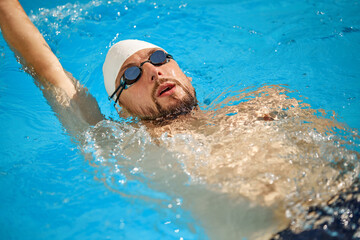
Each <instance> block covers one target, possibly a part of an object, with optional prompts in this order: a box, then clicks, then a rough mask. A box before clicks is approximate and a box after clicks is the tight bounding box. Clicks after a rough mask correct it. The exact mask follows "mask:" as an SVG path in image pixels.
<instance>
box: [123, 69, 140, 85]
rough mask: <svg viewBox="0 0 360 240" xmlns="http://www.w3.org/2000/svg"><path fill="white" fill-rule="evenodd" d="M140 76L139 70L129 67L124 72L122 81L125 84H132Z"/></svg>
mask: <svg viewBox="0 0 360 240" xmlns="http://www.w3.org/2000/svg"><path fill="white" fill-rule="evenodd" d="M140 74H141V69H140V68H138V67H137V66H132V67H129V68H128V69H126V70H125V72H124V79H125V82H126V84H133V83H134V82H136V81H137V80H138V77H139V76H140Z"/></svg>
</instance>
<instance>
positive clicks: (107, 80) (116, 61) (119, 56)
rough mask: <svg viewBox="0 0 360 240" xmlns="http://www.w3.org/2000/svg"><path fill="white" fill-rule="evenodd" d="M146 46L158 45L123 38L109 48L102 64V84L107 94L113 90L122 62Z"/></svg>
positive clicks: (154, 46) (110, 93)
mask: <svg viewBox="0 0 360 240" xmlns="http://www.w3.org/2000/svg"><path fill="white" fill-rule="evenodd" d="M146 48H158V46H156V45H154V44H151V43H148V42H145V41H140V40H123V41H120V42H118V43H116V44H115V45H113V46H112V47H111V48H110V49H109V51H108V53H107V54H106V58H105V62H104V65H103V74H104V84H105V88H106V92H107V93H108V95H109V96H111V95H112V94H113V93H114V91H115V80H116V77H117V75H118V73H119V71H120V68H121V67H122V65H123V64H124V62H125V61H126V60H127V59H128V58H129V57H130V56H131V55H133V54H134V53H136V52H137V51H139V50H142V49H146ZM114 98H116V95H115V96H114Z"/></svg>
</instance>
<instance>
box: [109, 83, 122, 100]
mask: <svg viewBox="0 0 360 240" xmlns="http://www.w3.org/2000/svg"><path fill="white" fill-rule="evenodd" d="M121 86H122V84H120V85H119V86H118V87H117V89H116V90H115V91H114V93H113V94H112V95H111V96H110V97H109V100H110V99H112V98H113V97H114V95H115V94H116V93H117V92H118V91H119V89H120V88H121Z"/></svg>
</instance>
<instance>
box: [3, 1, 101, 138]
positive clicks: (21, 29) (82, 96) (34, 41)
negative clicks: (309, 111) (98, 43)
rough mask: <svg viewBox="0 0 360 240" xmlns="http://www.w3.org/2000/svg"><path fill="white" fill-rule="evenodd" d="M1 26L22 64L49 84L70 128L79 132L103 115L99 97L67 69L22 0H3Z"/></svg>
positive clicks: (45, 90)
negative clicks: (93, 95) (29, 16)
mask: <svg viewBox="0 0 360 240" xmlns="http://www.w3.org/2000/svg"><path fill="white" fill-rule="evenodd" d="M0 28H1V32H2V34H3V36H4V38H5V40H6V41H7V43H8V44H9V46H10V47H11V48H12V50H13V51H14V52H15V53H16V54H17V55H18V56H20V57H21V60H22V64H24V65H26V66H27V67H29V68H30V69H31V70H30V72H31V73H32V74H34V75H33V76H34V77H35V79H36V80H37V81H38V82H40V83H41V84H42V85H45V86H47V87H45V88H42V89H41V90H42V91H43V93H44V96H45V97H46V98H47V100H48V102H49V104H50V105H51V106H52V108H53V109H54V111H56V112H57V113H58V116H59V119H60V121H61V122H62V123H63V125H64V126H65V127H66V128H67V129H68V130H70V131H71V132H74V131H75V132H76V131H78V130H81V129H83V127H86V124H91V125H94V124H96V123H97V122H99V121H101V120H102V119H103V115H102V114H101V112H100V109H99V106H98V104H97V102H96V100H95V98H94V97H92V96H91V95H90V94H89V93H88V92H87V89H86V88H84V87H83V86H81V85H80V84H79V83H78V81H77V80H75V79H74V78H73V77H72V76H71V74H69V73H67V72H65V70H64V69H63V67H62V66H61V64H60V62H59V60H58V59H57V57H56V56H55V54H54V53H53V52H52V51H51V49H50V47H49V45H48V44H47V43H46V41H45V39H44V38H43V36H42V35H41V33H40V32H39V30H38V29H37V28H36V27H35V26H34V24H33V23H32V22H31V21H30V19H29V18H28V16H27V15H26V13H25V11H24V10H23V8H22V7H21V5H20V3H19V2H18V0H0ZM49 83H50V85H49ZM84 124H85V125H84ZM75 132H74V133H75ZM75 134H76V133H75Z"/></svg>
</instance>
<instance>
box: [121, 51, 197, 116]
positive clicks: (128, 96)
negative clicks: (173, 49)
mask: <svg viewBox="0 0 360 240" xmlns="http://www.w3.org/2000/svg"><path fill="white" fill-rule="evenodd" d="M156 50H159V49H157V48H149V49H143V50H140V51H138V52H136V53H135V54H133V55H132V56H130V57H129V58H128V59H127V60H126V61H125V62H124V64H123V66H122V67H121V69H120V71H119V74H118V78H117V80H116V83H115V84H116V87H117V86H119V84H120V78H121V76H122V75H123V74H124V71H125V70H126V69H127V68H128V67H131V66H140V64H141V63H142V62H144V61H147V60H148V59H149V57H150V55H151V54H152V53H153V52H154V51H156ZM119 104H120V105H121V106H122V107H124V108H125V109H126V110H127V111H128V112H129V113H131V114H132V115H135V116H139V117H141V118H148V119H154V118H158V117H163V116H168V115H178V114H182V113H184V112H189V111H190V110H191V109H192V108H193V107H194V106H195V105H196V104H197V100H196V96H195V89H194V87H193V86H192V85H191V78H188V77H187V76H186V75H185V74H184V73H183V72H182V71H181V69H180V67H179V65H178V64H177V63H176V62H175V61H174V60H173V59H170V61H169V62H168V63H165V64H162V65H160V66H154V65H152V64H151V63H149V62H148V63H145V64H144V65H143V66H142V75H141V77H140V78H139V80H138V81H137V82H135V83H134V84H132V85H131V86H130V87H128V88H127V89H125V90H124V91H123V92H122V93H121V95H120V98H119Z"/></svg>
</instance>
